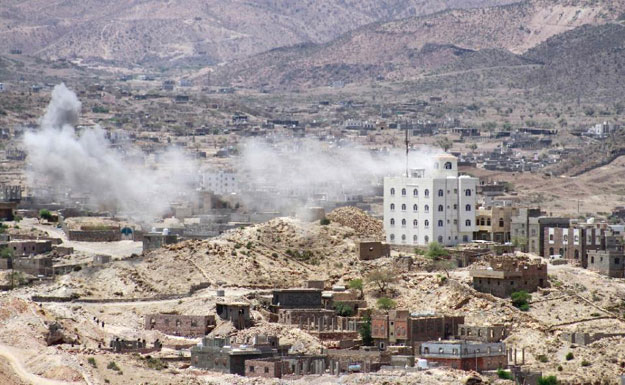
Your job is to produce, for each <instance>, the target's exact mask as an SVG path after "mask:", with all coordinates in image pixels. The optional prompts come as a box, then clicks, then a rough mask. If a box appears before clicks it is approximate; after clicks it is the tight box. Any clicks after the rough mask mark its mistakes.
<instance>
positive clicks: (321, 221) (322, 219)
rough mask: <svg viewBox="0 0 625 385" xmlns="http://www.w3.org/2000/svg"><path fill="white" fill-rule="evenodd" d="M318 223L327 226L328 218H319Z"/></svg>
mask: <svg viewBox="0 0 625 385" xmlns="http://www.w3.org/2000/svg"><path fill="white" fill-rule="evenodd" d="M319 224H320V225H321V226H327V225H329V224H330V220H329V219H328V218H325V217H324V218H321V220H319Z"/></svg>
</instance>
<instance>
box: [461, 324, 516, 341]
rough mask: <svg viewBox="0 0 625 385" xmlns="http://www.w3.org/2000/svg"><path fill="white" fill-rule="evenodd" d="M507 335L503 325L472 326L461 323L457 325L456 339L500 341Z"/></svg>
mask: <svg viewBox="0 0 625 385" xmlns="http://www.w3.org/2000/svg"><path fill="white" fill-rule="evenodd" d="M507 336H508V331H507V329H506V327H505V326H504V325H501V324H498V325H489V326H474V325H465V324H462V325H460V326H459V327H458V339H460V340H466V341H480V342H500V341H502V340H504V339H505V338H506V337H507Z"/></svg>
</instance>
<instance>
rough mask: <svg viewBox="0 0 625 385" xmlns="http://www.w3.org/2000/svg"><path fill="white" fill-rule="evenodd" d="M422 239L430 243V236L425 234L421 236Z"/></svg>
mask: <svg viewBox="0 0 625 385" xmlns="http://www.w3.org/2000/svg"><path fill="white" fill-rule="evenodd" d="M423 240H424V241H425V243H426V244H427V243H430V237H428V236H427V235H426V236H425V237H424V238H423Z"/></svg>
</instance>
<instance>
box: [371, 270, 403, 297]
mask: <svg viewBox="0 0 625 385" xmlns="http://www.w3.org/2000/svg"><path fill="white" fill-rule="evenodd" d="M396 279H397V275H396V274H395V272H393V271H392V270H389V269H376V270H373V271H371V272H370V273H369V274H367V277H366V280H367V282H369V283H372V284H374V285H376V286H377V287H378V289H379V291H381V292H385V291H386V289H387V288H388V285H389V284H391V283H393V282H395V280H396Z"/></svg>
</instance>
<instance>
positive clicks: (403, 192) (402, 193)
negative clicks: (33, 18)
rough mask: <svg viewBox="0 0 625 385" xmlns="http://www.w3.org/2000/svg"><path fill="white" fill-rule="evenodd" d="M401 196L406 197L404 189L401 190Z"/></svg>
mask: <svg viewBox="0 0 625 385" xmlns="http://www.w3.org/2000/svg"><path fill="white" fill-rule="evenodd" d="M401 196H403V197H405V196H406V189H405V188H403V189H401Z"/></svg>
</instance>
